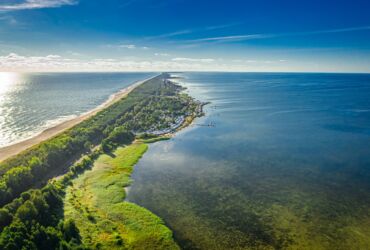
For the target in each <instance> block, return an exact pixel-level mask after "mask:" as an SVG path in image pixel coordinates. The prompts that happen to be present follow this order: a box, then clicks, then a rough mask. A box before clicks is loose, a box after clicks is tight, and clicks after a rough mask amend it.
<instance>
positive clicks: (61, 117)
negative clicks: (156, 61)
mask: <svg viewBox="0 0 370 250" xmlns="http://www.w3.org/2000/svg"><path fill="white" fill-rule="evenodd" d="M154 75H155V74H153V73H7V72H0V147H4V146H8V145H11V144H14V143H17V142H20V141H23V140H25V139H28V138H30V137H32V136H35V135H36V134H38V133H40V132H42V131H44V130H45V129H47V128H50V127H52V126H55V125H57V124H59V123H61V122H63V121H66V120H69V119H72V118H75V117H77V116H79V115H82V114H84V113H86V112H88V111H90V110H92V109H94V108H96V107H97V106H99V105H101V104H103V103H104V102H105V101H106V100H107V99H109V97H110V96H111V95H112V94H114V93H116V92H118V91H119V90H121V89H123V88H125V87H127V86H129V85H131V84H132V83H134V82H136V81H139V80H143V79H146V78H149V77H151V76H154Z"/></svg>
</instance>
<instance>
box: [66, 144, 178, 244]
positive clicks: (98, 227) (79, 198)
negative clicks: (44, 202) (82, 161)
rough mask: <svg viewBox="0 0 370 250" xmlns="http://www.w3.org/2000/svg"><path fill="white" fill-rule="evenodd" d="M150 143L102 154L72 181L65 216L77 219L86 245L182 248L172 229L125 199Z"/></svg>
mask: <svg viewBox="0 0 370 250" xmlns="http://www.w3.org/2000/svg"><path fill="white" fill-rule="evenodd" d="M147 148H148V146H147V144H144V143H133V144H132V145H129V146H126V147H119V148H118V149H117V150H116V151H114V152H112V153H111V154H109V155H108V154H103V155H101V156H100V157H99V158H98V159H97V160H96V161H95V163H94V165H93V167H92V169H91V170H89V171H86V172H85V173H83V174H82V175H80V176H79V177H78V178H76V179H75V180H73V181H72V185H71V186H70V187H68V188H67V192H66V196H65V200H64V217H65V219H66V220H68V219H73V220H74V221H75V223H76V226H77V227H78V229H79V230H80V235H81V238H82V242H83V243H84V245H86V246H88V247H92V248H98V249H178V246H177V245H176V243H175V242H174V241H173V238H172V232H171V231H170V230H169V229H168V228H167V227H166V226H165V225H164V223H163V221H162V220H161V219H160V218H159V217H157V216H155V215H154V214H152V213H151V212H150V211H148V210H146V209H145V208H142V207H140V206H137V205H135V204H133V203H130V202H126V201H124V199H125V196H126V193H125V187H127V186H128V185H130V182H131V180H130V174H131V173H132V171H133V166H134V165H135V164H136V162H137V161H138V160H139V159H140V158H141V156H142V155H143V154H144V153H145V151H146V150H147Z"/></svg>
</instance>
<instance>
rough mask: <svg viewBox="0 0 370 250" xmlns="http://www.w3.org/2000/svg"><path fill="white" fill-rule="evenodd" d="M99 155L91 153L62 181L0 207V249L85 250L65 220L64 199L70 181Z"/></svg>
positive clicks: (31, 191)
mask: <svg viewBox="0 0 370 250" xmlns="http://www.w3.org/2000/svg"><path fill="white" fill-rule="evenodd" d="M100 153H101V151H100V150H96V151H94V152H92V153H91V154H90V155H88V156H85V157H84V158H83V159H82V160H81V161H80V162H78V163H76V164H74V165H73V166H72V167H71V168H70V171H69V172H68V173H67V174H65V175H64V176H63V177H62V178H60V179H59V180H57V181H53V182H49V183H48V184H47V185H46V186H45V187H44V188H42V189H32V190H29V191H27V192H23V193H22V194H21V195H20V197H19V198H17V199H14V200H13V201H12V202H11V203H9V204H7V205H6V206H4V207H3V208H1V209H0V232H1V234H0V249H7V250H8V249H9V250H10V249H14V250H15V249H45V250H49V249H85V248H84V247H83V244H82V242H81V237H80V234H79V230H78V228H77V227H76V225H75V223H74V221H73V220H67V221H64V219H63V214H64V211H63V197H64V195H65V189H66V187H67V186H68V185H69V184H70V182H71V180H72V179H73V178H75V177H76V176H77V175H78V174H80V173H82V172H84V171H85V170H86V169H89V168H90V167H91V166H92V164H93V162H94V160H95V159H96V158H97V157H98V156H99V155H100Z"/></svg>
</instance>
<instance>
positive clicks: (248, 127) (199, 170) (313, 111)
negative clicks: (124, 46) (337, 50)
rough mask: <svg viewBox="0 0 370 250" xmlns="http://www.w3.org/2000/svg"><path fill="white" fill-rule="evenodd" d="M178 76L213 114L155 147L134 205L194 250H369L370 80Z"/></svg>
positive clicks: (140, 167)
mask: <svg viewBox="0 0 370 250" xmlns="http://www.w3.org/2000/svg"><path fill="white" fill-rule="evenodd" d="M181 76H183V77H184V78H183V79H180V80H179V81H180V82H181V84H182V85H184V86H185V87H187V88H188V92H189V93H190V94H191V95H192V96H194V97H196V98H197V99H199V100H201V101H209V102H211V104H209V105H208V106H207V107H206V116H205V117H203V118H200V119H197V120H196V121H195V124H194V125H193V126H191V127H189V128H187V129H185V130H183V131H181V132H180V133H179V134H178V135H177V136H176V137H175V138H173V139H171V140H169V141H162V142H158V143H155V144H152V145H151V146H150V149H149V151H148V152H147V153H146V154H145V155H144V157H143V158H142V159H141V160H140V162H139V163H138V164H137V166H136V168H135V171H134V174H133V178H134V184H133V185H132V187H131V189H130V192H129V195H128V199H129V200H130V201H133V202H135V203H138V204H139V205H142V206H144V207H147V208H149V209H150V210H152V211H153V212H155V213H156V214H158V215H159V216H160V217H162V218H163V219H164V220H165V222H166V223H167V224H168V225H169V226H170V227H171V228H172V229H173V230H174V232H175V236H176V239H177V240H178V241H179V242H180V244H181V245H182V246H183V247H184V248H188V249H245V248H258V247H260V248H262V249H264V248H269V247H271V248H275V249H279V248H283V249H285V248H288V247H292V248H294V249H370V243H369V241H370V236H369V235H370V209H369V208H370V75H369V74H367V75H365V74H262V73H257V74H253V73H243V74H239V73H238V74H237V73H186V74H181ZM211 122H212V123H214V124H216V126H215V127H202V126H197V125H201V124H209V123H211Z"/></svg>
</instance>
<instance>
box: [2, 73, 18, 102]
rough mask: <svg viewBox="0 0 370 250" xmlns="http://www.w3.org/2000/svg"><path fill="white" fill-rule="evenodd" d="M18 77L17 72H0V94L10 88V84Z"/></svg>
mask: <svg viewBox="0 0 370 250" xmlns="http://www.w3.org/2000/svg"><path fill="white" fill-rule="evenodd" d="M18 79H19V74H18V73H12V72H0V96H1V95H3V94H4V93H6V92H8V90H10V88H11V86H12V85H13V84H15V83H16V82H17V80H18Z"/></svg>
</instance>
